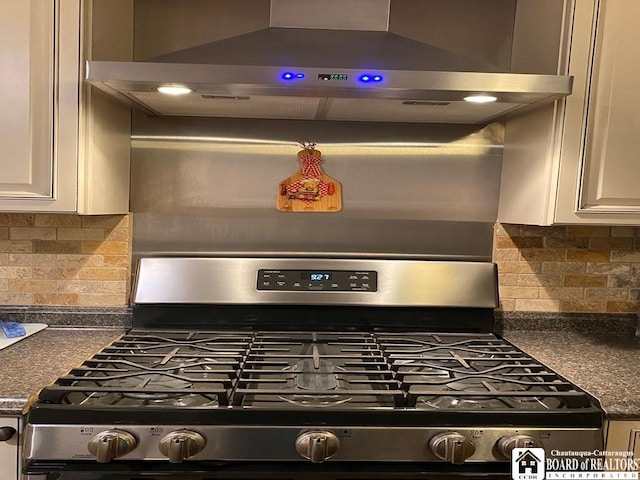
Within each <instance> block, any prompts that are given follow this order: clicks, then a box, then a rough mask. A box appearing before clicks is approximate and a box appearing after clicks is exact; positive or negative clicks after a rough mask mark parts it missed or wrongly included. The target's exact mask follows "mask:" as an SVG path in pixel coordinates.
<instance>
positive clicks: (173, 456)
mask: <svg viewBox="0 0 640 480" xmlns="http://www.w3.org/2000/svg"><path fill="white" fill-rule="evenodd" d="M206 444H207V441H206V440H205V439H204V437H203V436H202V435H200V434H199V433H198V432H194V431H192V430H175V431H173V432H171V433H169V434H167V435H166V436H165V437H164V438H163V439H162V440H160V445H159V447H160V452H161V453H162V454H163V455H164V456H165V457H169V462H171V463H180V462H182V461H183V460H186V459H187V458H189V457H193V456H194V455H196V454H198V453H200V452H201V451H202V450H204V447H205V445H206Z"/></svg>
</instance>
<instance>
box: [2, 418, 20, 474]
mask: <svg viewBox="0 0 640 480" xmlns="http://www.w3.org/2000/svg"><path fill="white" fill-rule="evenodd" d="M0 428H12V429H14V430H15V431H16V433H15V435H13V437H11V438H10V439H9V440H6V441H0V478H2V480H18V479H19V478H20V477H19V473H20V453H19V448H18V447H19V435H18V432H19V431H20V426H19V420H18V418H17V417H0Z"/></svg>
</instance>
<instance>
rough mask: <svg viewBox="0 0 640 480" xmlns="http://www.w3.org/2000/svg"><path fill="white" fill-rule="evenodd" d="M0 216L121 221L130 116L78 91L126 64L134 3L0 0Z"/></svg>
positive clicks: (125, 199) (89, 92)
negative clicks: (92, 67)
mask: <svg viewBox="0 0 640 480" xmlns="http://www.w3.org/2000/svg"><path fill="white" fill-rule="evenodd" d="M0 12H2V14H0V69H1V71H2V74H1V75H0V127H1V128H0V145H2V147H1V150H0V211H36V212H37V211H49V212H77V213H81V214H115V213H126V212H127V211H128V206H129V191H128V189H129V157H130V131H131V118H130V112H129V109H128V108H126V107H123V106H121V105H116V104H115V102H107V101H105V100H104V99H103V97H102V96H101V95H100V94H99V93H96V92H95V91H94V90H93V89H92V88H90V87H89V86H88V85H85V84H84V83H83V79H82V77H83V63H84V60H85V59H90V58H92V56H93V55H94V54H95V53H96V52H98V54H99V55H102V56H107V57H108V56H115V58H106V59H113V60H127V59H130V58H131V56H132V53H131V51H132V49H133V40H132V39H133V1H132V0H47V1H43V0H0Z"/></svg>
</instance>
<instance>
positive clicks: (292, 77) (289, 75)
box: [280, 72, 306, 81]
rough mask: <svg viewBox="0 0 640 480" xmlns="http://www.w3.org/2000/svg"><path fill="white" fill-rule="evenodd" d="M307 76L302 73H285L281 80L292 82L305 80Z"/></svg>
mask: <svg viewBox="0 0 640 480" xmlns="http://www.w3.org/2000/svg"><path fill="white" fill-rule="evenodd" d="M305 76H306V75H305V74H304V73H302V72H284V73H283V74H282V75H280V78H282V80H287V81H291V80H300V79H303V78H304V77H305Z"/></svg>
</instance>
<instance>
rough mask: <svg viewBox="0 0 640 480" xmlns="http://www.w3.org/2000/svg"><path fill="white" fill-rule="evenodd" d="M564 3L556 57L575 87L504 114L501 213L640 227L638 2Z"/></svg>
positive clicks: (515, 218) (541, 220) (535, 220)
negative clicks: (552, 100) (533, 107)
mask: <svg viewBox="0 0 640 480" xmlns="http://www.w3.org/2000/svg"><path fill="white" fill-rule="evenodd" d="M527 4H528V5H530V6H531V5H533V7H532V8H539V9H541V8H544V5H543V4H541V3H540V4H538V2H528V3H527ZM564 4H565V15H564V21H563V23H562V24H561V25H562V32H561V34H560V35H559V36H558V38H559V44H558V49H559V52H560V54H559V55H557V52H556V58H557V62H558V72H561V73H567V72H568V73H569V74H570V75H572V76H573V77H574V85H573V93H572V94H571V95H570V96H569V97H567V98H566V99H565V100H562V101H558V102H556V104H554V105H550V106H548V107H544V108H542V109H540V110H537V111H535V112H532V113H529V114H526V115H523V116H520V117H516V118H514V119H510V120H508V121H507V124H506V133H505V151H504V158H503V172H502V186H501V197H500V205H499V209H498V210H499V211H498V221H500V222H504V223H529V224H537V225H551V224H605V225H638V224H640V180H638V179H640V135H639V134H638V132H640V91H638V89H637V88H636V83H637V78H638V75H639V74H640V49H638V48H637V45H640V29H638V28H637V24H638V22H640V2H638V1H637V0H606V1H605V0H565V1H564ZM538 5H539V6H538ZM550 23H551V22H550ZM540 28H542V26H541V27H540ZM546 73H551V72H546Z"/></svg>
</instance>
